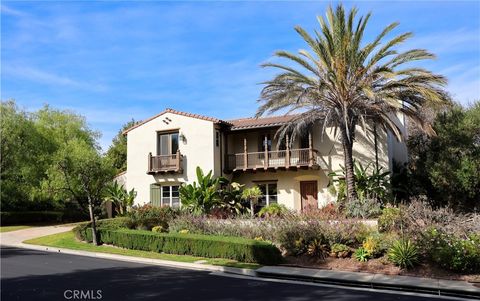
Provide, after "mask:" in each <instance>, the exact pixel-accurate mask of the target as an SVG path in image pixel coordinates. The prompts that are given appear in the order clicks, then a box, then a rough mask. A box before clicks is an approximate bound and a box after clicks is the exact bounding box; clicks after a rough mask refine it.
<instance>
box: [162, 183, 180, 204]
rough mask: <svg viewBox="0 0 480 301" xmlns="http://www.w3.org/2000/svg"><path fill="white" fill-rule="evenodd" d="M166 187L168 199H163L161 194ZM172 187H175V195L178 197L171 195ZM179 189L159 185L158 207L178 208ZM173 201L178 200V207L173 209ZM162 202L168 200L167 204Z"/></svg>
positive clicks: (178, 186)
mask: <svg viewBox="0 0 480 301" xmlns="http://www.w3.org/2000/svg"><path fill="white" fill-rule="evenodd" d="M167 187H168V197H164V195H163V192H164V190H165V188H167ZM173 187H177V191H176V192H177V194H178V196H173V193H174V190H173ZM179 188H180V185H161V186H160V206H161V207H163V206H165V205H166V206H169V207H171V208H178V207H180V206H181V202H180V193H179ZM173 199H178V206H177V207H174V206H173ZM164 200H168V202H164Z"/></svg>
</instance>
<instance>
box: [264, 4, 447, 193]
mask: <svg viewBox="0 0 480 301" xmlns="http://www.w3.org/2000/svg"><path fill="white" fill-rule="evenodd" d="M356 15H357V9H355V8H353V9H352V10H350V12H349V13H348V15H346V13H345V10H344V8H343V6H342V5H338V6H337V8H336V9H335V10H333V9H332V7H330V8H329V9H328V10H327V18H326V20H325V19H324V18H322V17H318V21H319V24H320V31H315V36H314V37H312V36H311V35H310V34H308V33H307V32H306V31H305V30H304V29H303V28H301V27H298V26H297V27H296V28H295V29H296V31H297V32H298V33H299V34H300V36H301V37H302V38H303V39H304V40H305V42H306V43H307V45H308V47H309V49H310V51H307V50H300V51H299V54H298V55H296V54H293V53H290V52H287V51H278V52H276V56H277V57H279V58H282V59H287V60H288V62H289V64H286V65H282V64H277V63H267V64H264V65H263V66H264V67H273V68H275V69H277V70H280V73H279V74H277V75H276V76H275V77H274V78H273V79H272V80H270V81H267V82H265V83H264V84H265V87H264V88H263V90H262V92H261V95H260V102H261V103H262V104H261V106H260V107H259V109H258V111H257V116H260V115H262V114H264V113H272V112H276V111H279V110H282V111H285V110H286V111H288V112H291V111H295V110H301V114H299V115H298V116H297V117H295V118H294V119H293V120H292V121H291V122H290V123H289V124H287V125H285V126H283V127H281V128H280V130H279V131H278V132H277V135H279V137H280V138H283V136H285V135H286V134H287V133H292V140H293V139H294V138H295V135H296V134H298V133H302V132H304V131H305V130H306V129H307V128H308V127H310V126H311V125H312V124H314V123H316V122H321V123H322V124H323V126H322V127H323V129H324V130H325V128H326V127H334V128H335V129H336V131H337V130H338V132H339V136H340V138H341V142H342V145H343V153H344V166H345V172H346V183H347V198H348V201H351V200H353V199H355V198H356V197H357V193H356V190H355V184H354V181H355V179H354V170H353V169H354V165H353V154H352V152H353V143H354V141H355V131H356V128H357V126H363V128H364V129H367V128H369V127H374V126H377V127H381V128H383V129H384V130H388V131H391V132H392V133H393V134H394V135H395V136H396V137H397V139H403V137H402V131H401V128H399V126H398V124H397V123H395V118H396V117H395V116H396V113H403V114H405V115H406V116H408V117H409V118H410V119H411V120H413V121H414V122H417V123H419V124H420V125H421V126H422V128H423V130H424V131H426V132H427V133H429V134H432V133H433V132H432V130H431V127H430V126H429V125H428V124H424V122H423V120H422V119H421V118H420V115H419V113H418V111H419V109H420V108H421V107H422V106H423V105H424V104H426V103H429V102H437V103H441V102H444V101H445V100H446V99H447V96H446V95H445V93H444V91H443V90H442V89H441V87H442V86H444V85H445V84H446V79H445V78H444V77H443V76H440V75H436V74H433V73H432V72H430V71H428V70H426V69H423V68H419V67H415V66H414V65H413V63H415V62H416V61H418V60H424V59H432V58H434V55H433V54H431V53H429V52H427V51H426V50H423V49H412V50H407V51H404V52H400V53H399V52H398V50H397V49H396V47H397V46H398V45H400V44H402V43H403V42H404V41H406V40H407V39H408V38H410V37H411V36H412V33H410V32H407V33H403V34H400V35H398V36H396V37H394V38H392V39H390V40H388V41H386V42H384V39H385V37H386V36H387V35H388V34H389V33H391V31H392V30H393V29H395V28H396V27H397V26H398V23H392V24H390V25H389V26H387V27H386V28H384V29H383V30H382V31H381V33H380V34H379V35H378V36H377V37H376V38H375V39H373V40H372V41H371V42H368V43H367V42H365V41H364V32H365V28H366V25H367V23H368V20H369V19H370V14H368V15H366V16H365V17H361V18H359V19H357V18H356ZM291 63H293V64H294V65H296V66H298V67H299V69H298V68H295V67H292V64H291Z"/></svg>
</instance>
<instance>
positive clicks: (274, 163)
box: [226, 148, 320, 172]
mask: <svg viewBox="0 0 480 301" xmlns="http://www.w3.org/2000/svg"><path fill="white" fill-rule="evenodd" d="M226 163H227V164H226V165H227V166H226V167H227V171H233V172H235V171H240V170H241V171H247V170H251V171H256V170H257V169H263V170H276V169H301V168H303V169H308V168H319V165H320V164H319V163H320V162H319V156H318V151H317V150H316V149H313V148H301V149H289V150H278V151H263V152H243V153H238V154H230V155H227V162H226Z"/></svg>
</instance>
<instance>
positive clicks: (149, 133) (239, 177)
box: [126, 112, 395, 210]
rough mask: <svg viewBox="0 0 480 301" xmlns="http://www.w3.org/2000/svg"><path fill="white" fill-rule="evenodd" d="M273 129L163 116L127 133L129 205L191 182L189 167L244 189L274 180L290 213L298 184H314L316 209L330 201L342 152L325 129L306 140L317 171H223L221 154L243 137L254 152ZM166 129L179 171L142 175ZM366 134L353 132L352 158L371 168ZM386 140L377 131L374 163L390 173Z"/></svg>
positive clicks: (236, 149)
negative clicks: (159, 188)
mask: <svg viewBox="0 0 480 301" xmlns="http://www.w3.org/2000/svg"><path fill="white" fill-rule="evenodd" d="M277 128H278V127H277ZM277 128H261V129H257V130H252V129H249V130H244V131H242V130H238V131H230V130H228V128H225V127H222V126H221V125H219V124H218V123H215V122H214V121H210V120H204V119H200V118H195V117H189V116H185V115H179V114H175V113H170V112H166V113H164V114H162V115H160V116H158V117H156V118H153V119H151V120H150V121H148V122H146V123H144V124H142V125H141V126H138V127H136V128H134V129H132V130H130V131H129V132H128V133H127V135H128V136H127V141H128V146H127V172H126V183H127V185H126V186H127V189H132V188H134V189H135V190H136V191H137V198H136V200H135V204H144V203H148V202H149V201H150V200H149V198H150V184H152V183H159V184H160V185H179V184H182V183H192V182H194V181H195V180H196V174H195V169H196V167H197V166H200V167H201V168H202V169H203V170H204V171H205V172H208V171H210V170H212V171H213V173H214V175H215V176H225V177H227V178H229V179H230V180H232V181H235V182H238V183H240V184H245V185H246V186H247V187H248V186H252V185H255V184H258V183H265V182H276V183H277V199H278V202H279V203H281V204H284V205H285V206H287V207H288V208H291V209H295V210H300V209H301V208H302V201H301V194H300V182H302V181H317V190H318V195H317V199H318V206H319V207H322V206H324V205H325V204H327V203H329V202H332V201H334V199H335V198H334V196H332V195H331V194H330V192H328V185H329V178H328V173H330V172H331V171H337V170H340V169H341V165H343V149H342V144H341V143H340V141H339V137H336V136H335V133H334V130H333V129H327V130H326V132H325V133H323V134H322V133H321V127H320V126H315V127H314V128H313V130H312V133H311V137H312V140H311V141H312V146H313V148H314V149H316V150H318V155H319V159H320V161H319V162H320V164H319V165H320V166H319V167H317V166H315V168H306V169H298V170H296V169H295V170H293V169H288V170H284V169H278V170H272V169H269V170H266V171H265V170H263V169H259V170H256V171H243V170H237V171H235V172H233V173H231V172H230V173H229V172H227V173H225V162H224V158H225V157H226V155H227V154H235V153H242V152H243V151H244V142H245V140H244V139H246V142H247V151H248V152H256V151H259V141H260V140H261V138H260V137H261V135H264V134H265V133H269V134H270V135H271V137H272V139H273V137H274V134H275V131H276V129H277ZM172 130H176V131H178V132H179V134H180V137H181V138H180V139H179V149H180V152H181V154H182V155H183V164H182V167H183V171H182V172H180V173H175V172H173V173H158V174H156V175H149V174H147V169H148V161H147V156H148V154H149V153H150V152H151V153H152V154H154V155H155V154H156V149H157V138H156V137H157V132H163V131H172ZM367 133H370V134H365V132H364V131H363V129H362V128H361V127H358V128H357V132H356V140H355V143H354V158H355V160H357V161H359V162H361V163H362V164H363V165H364V166H366V165H367V164H370V165H371V166H375V164H376V163H375V162H376V156H375V153H376V152H375V137H374V135H373V134H372V133H371V131H370V130H367ZM217 135H218V136H217ZM182 138H183V139H182ZM389 139H391V137H389V135H387V134H386V133H385V131H383V130H380V129H379V130H377V156H378V165H379V167H381V168H382V169H383V170H385V171H386V170H389V169H390V166H389V165H390V164H391V163H390V162H391V161H392V160H391V155H392V154H393V153H394V151H393V149H389V148H391V147H393V146H395V145H394V144H393V143H392V141H391V140H389ZM295 148H300V141H299V139H297V141H293V142H292V146H291V149H295ZM276 149H277V141H276V140H275V139H274V140H273V142H272V150H276ZM389 154H390V156H389Z"/></svg>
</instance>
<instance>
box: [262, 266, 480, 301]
mask: <svg viewBox="0 0 480 301" xmlns="http://www.w3.org/2000/svg"><path fill="white" fill-rule="evenodd" d="M256 273H257V276H258V277H266V278H279V279H288V280H300V281H309V282H318V283H327V284H338V285H349V286H358V287H369V288H378V289H389V290H402V291H416V292H422V293H430V294H435V295H445V296H457V297H468V298H475V299H480V288H477V287H475V286H473V284H471V283H468V282H465V281H455V280H441V279H432V278H420V277H411V276H398V275H395V276H394V275H383V274H371V273H361V272H344V271H330V270H319V269H309V268H296V267H278V266H264V267H262V268H259V269H258V270H256Z"/></svg>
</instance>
